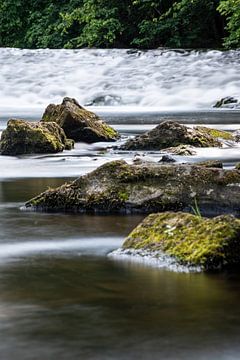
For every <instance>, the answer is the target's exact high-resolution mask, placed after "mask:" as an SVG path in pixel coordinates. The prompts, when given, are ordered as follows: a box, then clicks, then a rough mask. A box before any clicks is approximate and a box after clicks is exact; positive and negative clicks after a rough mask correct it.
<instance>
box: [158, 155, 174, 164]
mask: <svg viewBox="0 0 240 360" xmlns="http://www.w3.org/2000/svg"><path fill="white" fill-rule="evenodd" d="M159 162H160V163H174V162H176V160H175V159H174V158H173V157H172V156H170V155H163V156H162V158H161V160H159Z"/></svg>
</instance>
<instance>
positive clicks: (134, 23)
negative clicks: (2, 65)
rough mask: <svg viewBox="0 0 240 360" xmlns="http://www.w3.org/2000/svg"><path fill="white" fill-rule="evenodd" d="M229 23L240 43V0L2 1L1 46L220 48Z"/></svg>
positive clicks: (234, 42)
mask: <svg viewBox="0 0 240 360" xmlns="http://www.w3.org/2000/svg"><path fill="white" fill-rule="evenodd" d="M218 11H219V12H218ZM220 13H221V15H220ZM225 21H227V31H228V33H227V34H226V35H227V36H226V38H225V42H224V44H225V46H227V47H237V46H239V44H240V0H158V1H157V0H122V1H118V0H41V1H39V0H2V1H1V2H0V46H12V47H22V48H46V47H50V48H62V47H65V48H81V47H103V48H106V47H132V46H137V47H139V48H147V49H149V48H156V47H159V46H167V47H176V48H179V47H184V48H208V47H218V46H221V43H222V37H223V29H224V25H225V23H224V22H225Z"/></svg>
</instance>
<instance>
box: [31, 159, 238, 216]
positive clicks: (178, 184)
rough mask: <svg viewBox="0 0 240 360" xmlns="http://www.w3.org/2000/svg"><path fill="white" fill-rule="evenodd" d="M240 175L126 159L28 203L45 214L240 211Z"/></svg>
mask: <svg viewBox="0 0 240 360" xmlns="http://www.w3.org/2000/svg"><path fill="white" fill-rule="evenodd" d="M239 184H240V172H239V171H237V170H229V171H227V170H223V169H217V168H205V167H203V166H197V165H189V164H185V165H183V164H182V165H162V164H161V165H160V164H156V163H155V164H153V163H149V164H148V163H143V164H140V165H129V164H127V163H126V162H125V161H123V160H118V161H113V162H110V163H107V164H105V165H102V166H100V167H99V168H98V169H96V170H94V171H93V172H91V173H90V174H87V175H84V176H81V177H80V178H78V179H77V180H75V181H73V182H71V183H69V184H64V185H62V186H61V187H59V188H57V189H49V190H47V191H46V192H44V193H42V194H40V195H38V196H36V197H35V198H34V199H32V200H30V201H28V202H27V203H26V208H28V209H33V210H40V211H63V212H67V211H70V212H88V213H96V212H97V213H101V212H103V213H109V212H119V213H134V212H139V213H151V212H159V211H166V210H174V211H178V210H189V211H190V210H191V208H192V206H193V205H194V204H195V201H196V199H197V201H198V206H199V208H200V210H201V212H202V213H203V214H219V213H222V212H235V213H239V211H240V187H239Z"/></svg>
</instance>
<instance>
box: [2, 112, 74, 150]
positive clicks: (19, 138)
mask: <svg viewBox="0 0 240 360" xmlns="http://www.w3.org/2000/svg"><path fill="white" fill-rule="evenodd" d="M73 146H74V141H73V140H69V139H67V137H66V135H65V133H64V131H63V130H62V129H61V128H60V126H59V125H58V124H56V123H54V122H51V123H50V122H49V123H39V122H38V123H36V122H28V121H25V120H19V119H10V120H9V121H8V123H7V128H6V129H5V130H4V131H3V132H2V136H1V140H0V153H1V154H2V155H21V154H31V153H57V152H60V151H63V150H64V149H66V150H70V149H71V148H73Z"/></svg>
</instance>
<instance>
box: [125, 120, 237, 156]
mask: <svg viewBox="0 0 240 360" xmlns="http://www.w3.org/2000/svg"><path fill="white" fill-rule="evenodd" d="M220 138H221V139H224V140H234V138H233V136H232V135H231V134H230V133H228V132H226V131H219V130H215V129H210V128H206V127H203V126H197V127H195V128H189V127H187V126H184V125H181V124H179V123H177V122H175V121H164V122H163V123H161V124H160V125H158V126H157V127H156V128H154V129H153V130H151V131H149V132H147V133H145V134H142V135H138V136H136V137H135V138H134V139H129V140H128V141H127V142H126V143H125V144H123V145H122V146H121V149H122V150H161V149H166V148H169V147H170V148H172V147H177V146H179V145H191V146H196V147H216V146H217V147H221V146H222V142H221V141H220Z"/></svg>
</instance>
